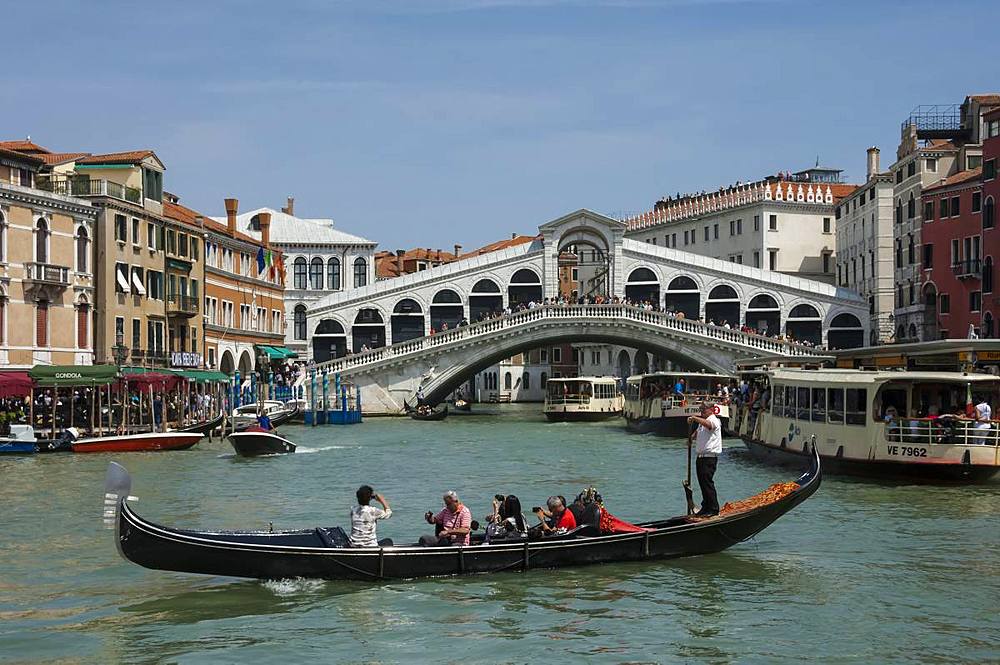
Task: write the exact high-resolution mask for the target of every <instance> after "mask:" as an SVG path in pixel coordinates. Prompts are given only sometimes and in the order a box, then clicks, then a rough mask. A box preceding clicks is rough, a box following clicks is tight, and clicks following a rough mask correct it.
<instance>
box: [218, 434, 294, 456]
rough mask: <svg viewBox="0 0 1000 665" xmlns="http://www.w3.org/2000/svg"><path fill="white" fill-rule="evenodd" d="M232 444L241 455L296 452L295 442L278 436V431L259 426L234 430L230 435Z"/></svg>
mask: <svg viewBox="0 0 1000 665" xmlns="http://www.w3.org/2000/svg"><path fill="white" fill-rule="evenodd" d="M227 438H228V439H229V443H230V445H232V447H233V450H235V451H236V454H237V455H239V456H241V457H257V456H259V455H282V454H284V453H294V452H295V444H294V443H292V442H291V441H289V440H288V439H286V438H284V437H281V436H278V434H277V433H276V432H274V431H273V430H272V431H266V430H263V429H261V428H259V427H250V428H248V429H246V430H244V431H242V432H233V433H232V434H230V435H229V436H228V437H227Z"/></svg>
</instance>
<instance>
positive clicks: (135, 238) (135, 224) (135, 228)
mask: <svg viewBox="0 0 1000 665" xmlns="http://www.w3.org/2000/svg"><path fill="white" fill-rule="evenodd" d="M132 244H133V245H138V244H139V219H138V218H137V217H133V218H132Z"/></svg>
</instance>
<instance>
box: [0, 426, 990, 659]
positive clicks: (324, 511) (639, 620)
mask: <svg viewBox="0 0 1000 665" xmlns="http://www.w3.org/2000/svg"><path fill="white" fill-rule="evenodd" d="M493 408H494V415H477V416H463V417H457V416H454V417H451V418H449V419H448V420H447V421H445V422H441V423H416V422H413V421H410V420H403V419H369V420H368V421H367V422H365V423H364V424H363V425H359V426H353V427H325V428H324V427H321V428H314V429H308V428H305V427H285V428H282V429H283V433H284V434H285V435H286V436H288V437H289V438H291V439H293V440H295V441H297V442H298V443H299V444H300V445H301V449H300V450H301V451H302V452H300V453H296V454H294V455H288V456H284V457H271V458H259V459H252V460H247V459H237V458H234V457H232V456H231V455H230V454H229V453H230V451H229V449H228V446H227V444H225V443H223V442H219V441H215V442H214V443H208V442H207V440H206V441H204V442H203V443H202V444H199V445H198V446H197V447H196V448H195V449H193V450H191V451H186V452H175V453H151V454H129V455H120V456H109V455H101V454H95V455H58V456H57V455H50V456H38V457H34V458H30V457H23V458H4V459H0V498H2V501H3V511H2V516H3V517H2V521H0V524H2V531H3V535H2V537H3V540H2V547H0V662H52V661H58V662H93V663H114V662H129V663H131V662H181V663H230V662H232V663H273V662H280V661H282V660H284V661H285V662H305V661H307V660H308V661H309V662H315V663H331V662H351V663H354V662H372V663H424V662H433V663H496V662H511V663H529V662H530V663H539V662H546V663H563V662H571V661H575V662H595V663H620V662H621V663H624V662H628V663H636V662H708V663H730V662H733V663H735V662H739V663H783V662H787V663H798V662H800V661H802V660H804V659H808V660H813V661H822V662H833V663H838V662H843V663H848V662H860V663H887V662H921V663H935V662H940V663H945V662H970V663H982V662H990V661H992V662H997V661H998V659H1000V648H998V644H997V640H998V639H1000V619H998V615H1000V553H998V545H1000V484H996V483H994V484H992V485H987V486H980V487H966V488H959V487H927V486H917V485H888V484H871V483H863V482H856V481H850V480H843V479H833V478H827V479H826V480H824V483H823V487H822V488H821V489H820V491H819V492H818V493H817V494H816V495H815V496H814V497H813V498H812V499H811V500H809V501H807V502H806V503H805V504H803V505H802V506H800V507H799V508H798V509H796V510H795V511H793V512H792V513H790V514H788V515H786V516H785V517H784V518H782V519H781V520H780V521H778V522H777V523H776V524H774V525H773V526H772V527H770V528H769V529H767V530H766V531H764V532H763V533H761V534H760V535H758V536H757V537H756V538H755V539H753V540H751V541H749V542H746V543H742V544H740V545H737V546H735V547H733V548H732V549H730V550H729V551H728V552H725V553H722V554H718V555H712V556H705V557H700V558H691V559H682V560H677V561H665V562H646V563H632V564H622V565H605V566H596V567H589V568H576V569H567V570H556V571H531V572H529V573H527V574H520V573H508V574H501V575H494V576H481V577H470V578H449V579H435V580H422V581H412V582H391V583H386V584H362V583H341V582H321V581H311V580H283V581H276V582H266V583H264V582H255V581H241V580H234V579H227V578H216V577H200V576H193V575H182V574H175V573H163V572H156V571H151V570H145V569H142V568H139V567H137V566H134V565H132V564H129V563H126V562H125V561H123V560H121V559H120V558H119V557H118V555H117V553H116V551H115V548H114V544H113V542H112V540H113V539H112V532H110V531H107V530H105V529H103V528H102V526H101V520H100V513H101V502H102V483H103V478H104V472H105V468H106V466H107V463H108V461H110V460H111V459H117V460H118V461H120V462H122V463H124V464H125V465H126V466H127V467H128V469H129V470H130V471H131V472H132V474H133V477H134V485H133V492H132V493H133V494H135V495H137V496H138V497H139V502H138V503H137V504H136V508H137V510H139V512H140V513H141V514H142V515H144V516H146V517H148V518H150V519H153V520H154V521H160V522H162V523H166V524H169V525H175V526H186V527H194V528H266V527H267V525H268V523H269V522H270V523H273V524H274V527H275V528H276V529H277V528H286V527H287V528H290V527H303V526H309V527H311V526H315V525H333V524H343V523H344V521H345V516H346V514H347V511H348V509H349V507H350V505H351V503H352V499H353V493H354V490H355V489H356V488H357V486H358V485H359V484H360V483H363V482H365V483H370V484H372V485H373V486H374V487H375V488H376V489H377V490H379V491H381V492H382V493H384V494H385V495H386V496H387V497H388V498H389V499H390V501H391V504H392V508H393V513H394V514H393V517H392V519H391V520H389V521H388V522H385V523H384V525H383V526H382V527H381V529H380V536H390V537H392V538H394V539H396V541H397V542H400V541H406V540H411V539H415V538H416V537H417V536H418V535H419V534H420V533H422V532H424V531H425V529H424V527H425V526H426V525H424V524H423V522H422V515H423V513H424V511H426V510H428V509H431V508H437V507H438V504H439V503H440V496H441V493H442V491H443V490H447V489H455V490H457V491H458V492H459V494H460V495H461V496H462V497H463V499H464V500H465V501H466V503H467V504H468V505H469V506H470V507H471V508H472V509H473V514H474V516H475V517H477V518H479V519H482V517H483V516H484V514H485V513H486V512H487V509H488V505H489V500H490V497H492V495H493V494H495V493H497V492H504V493H510V492H514V493H516V494H518V496H520V497H521V500H522V504H523V505H524V506H525V507H526V508H527V507H530V506H532V505H537V504H539V503H541V502H542V501H543V500H544V498H545V497H546V496H548V495H550V494H564V495H566V496H570V495H574V494H576V493H577V492H578V491H579V490H580V489H581V488H582V487H584V486H585V485H588V484H593V485H596V486H597V487H599V488H600V489H601V491H602V492H603V494H604V497H605V500H606V503H607V505H608V507H609V509H610V510H611V511H612V512H614V513H616V514H618V515H619V516H621V517H623V518H626V519H633V520H642V519H648V518H654V517H658V516H663V515H668V514H677V513H681V512H683V510H684V495H683V492H682V490H681V487H680V481H681V478H682V474H683V472H684V465H685V453H684V446H683V442H681V441H672V440H667V439H660V438H655V437H649V436H633V435H629V434H627V433H625V432H624V431H623V428H622V425H621V423H619V422H612V423H599V424H581V425H577V424H549V423H546V422H545V421H544V419H543V418H542V417H541V416H540V413H539V411H540V408H539V407H537V406H533V407H531V408H517V407H512V408H510V409H507V408H505V409H504V412H503V415H497V413H498V412H499V409H498V408H497V407H493ZM484 409H485V407H484ZM726 446H727V448H726V451H725V454H724V456H723V458H722V461H721V463H720V467H719V472H718V475H717V482H718V485H719V488H720V494H721V498H722V500H727V499H736V498H741V497H743V496H746V495H749V494H752V493H754V492H756V491H758V490H760V489H763V488H765V487H766V486H768V485H769V484H770V483H773V482H776V481H780V480H786V479H791V478H793V477H794V476H796V475H797V473H796V472H794V471H792V470H787V469H785V470H783V469H777V468H772V467H767V466H761V465H759V464H757V463H755V462H753V461H752V460H750V459H749V458H748V457H747V455H746V454H745V452H744V451H743V449H742V446H741V445H740V444H739V442H737V441H727V442H726Z"/></svg>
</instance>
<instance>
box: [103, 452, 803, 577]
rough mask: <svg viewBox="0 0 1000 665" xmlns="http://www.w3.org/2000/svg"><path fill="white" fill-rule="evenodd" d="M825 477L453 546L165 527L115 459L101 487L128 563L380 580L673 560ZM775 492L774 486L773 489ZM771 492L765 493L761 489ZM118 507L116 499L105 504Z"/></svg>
mask: <svg viewBox="0 0 1000 665" xmlns="http://www.w3.org/2000/svg"><path fill="white" fill-rule="evenodd" d="M821 480H822V473H821V470H820V462H819V457H818V456H817V455H815V454H814V455H813V457H812V459H811V466H810V468H809V470H808V471H807V472H806V473H804V474H803V475H802V476H801V477H800V478H799V479H798V480H797V481H796V483H797V484H795V485H794V486H792V487H791V488H789V489H787V491H786V492H783V493H782V494H780V495H777V498H775V499H774V500H772V501H768V502H753V501H750V502H738V504H744V503H745V506H744V507H740V508H737V509H734V510H732V511H730V512H727V510H726V508H724V509H723V514H721V515H719V516H718V517H712V518H706V519H697V518H691V517H688V516H686V515H681V516H678V517H670V518H667V519H662V520H656V521H652V522H646V523H643V524H640V525H638V526H641V527H643V528H644V529H645V530H644V531H641V532H633V533H618V534H611V535H599V536H591V535H584V533H585V532H582V531H581V530H583V529H591V528H592V527H590V526H583V527H580V528H579V529H576V530H574V531H570V532H569V533H566V534H564V535H559V536H554V537H545V538H535V539H519V540H511V541H498V542H493V543H489V544H477V545H470V546H452V547H420V546H418V545H401V546H390V547H358V548H353V547H346V536H345V534H344V531H343V530H342V529H340V528H337V527H334V528H326V527H317V528H312V529H301V530H297V531H274V532H271V531H193V530H186V529H174V528H170V527H165V526H160V525H158V524H155V523H153V522H149V521H147V520H145V519H143V518H142V517H140V516H139V515H138V514H136V512H135V511H134V510H133V509H132V507H131V506H130V505H129V503H128V502H127V501H126V498H127V497H128V495H129V492H130V491H131V478H130V477H129V476H128V472H127V471H126V470H125V469H124V468H123V467H122V466H121V465H119V464H116V463H114V462H112V463H111V465H110V466H109V468H108V478H107V482H106V485H105V500H106V513H105V514H106V516H107V517H108V518H110V519H113V520H114V523H115V528H116V533H115V536H116V537H115V542H116V543H117V546H118V551H119V553H120V554H121V555H122V556H123V557H124V558H125V559H127V560H129V561H131V562H133V563H136V564H138V565H140V566H144V567H146V568H153V569H156V570H172V571H177V572H184V573H200V574H204V575H227V576H231V577H248V578H258V579H281V578H291V577H310V578H323V579H334V580H340V579H345V580H346V579H353V580H382V579H391V578H416V577H431V576H440V575H465V574H471V573H497V572H501V571H512V570H528V569H529V568H560V567H564V566H576V565H582V564H595V563H612V562H619V561H641V560H645V559H667V558H676V557H682V556H694V555H700V554H711V553H714V552H720V551H722V550H725V549H727V548H729V547H731V546H733V545H735V544H736V543H739V542H742V541H744V540H747V539H748V538H751V537H753V536H754V535H756V534H757V533H760V532H761V531H762V530H763V529H765V528H767V527H768V526H769V525H770V524H772V523H773V522H774V521H775V520H777V519H778V518H780V517H781V516H782V515H784V514H785V513H787V512H788V511H790V510H792V509H793V508H795V507H796V506H797V505H799V504H800V503H802V502H803V501H805V500H806V499H807V498H809V497H810V496H812V494H813V493H814V492H816V490H817V489H818V488H819V486H820V482H821ZM768 492H770V490H768ZM768 492H765V493H764V494H762V495H758V496H764V495H766V494H767V493H768ZM112 503H113V504H114V506H113V507H112V506H110V505H108V504H112Z"/></svg>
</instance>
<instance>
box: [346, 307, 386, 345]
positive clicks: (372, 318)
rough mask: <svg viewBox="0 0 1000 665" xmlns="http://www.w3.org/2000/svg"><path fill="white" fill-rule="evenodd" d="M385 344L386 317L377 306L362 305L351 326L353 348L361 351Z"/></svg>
mask: <svg viewBox="0 0 1000 665" xmlns="http://www.w3.org/2000/svg"><path fill="white" fill-rule="evenodd" d="M383 346H385V318H384V317H383V315H382V311H381V310H380V309H378V308H376V307H362V308H361V309H359V310H358V313H357V315H356V316H355V317H354V324H353V325H352V326H351V350H352V351H353V352H354V353H360V352H361V350H362V348H365V347H367V348H369V349H377V348H379V347H383Z"/></svg>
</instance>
